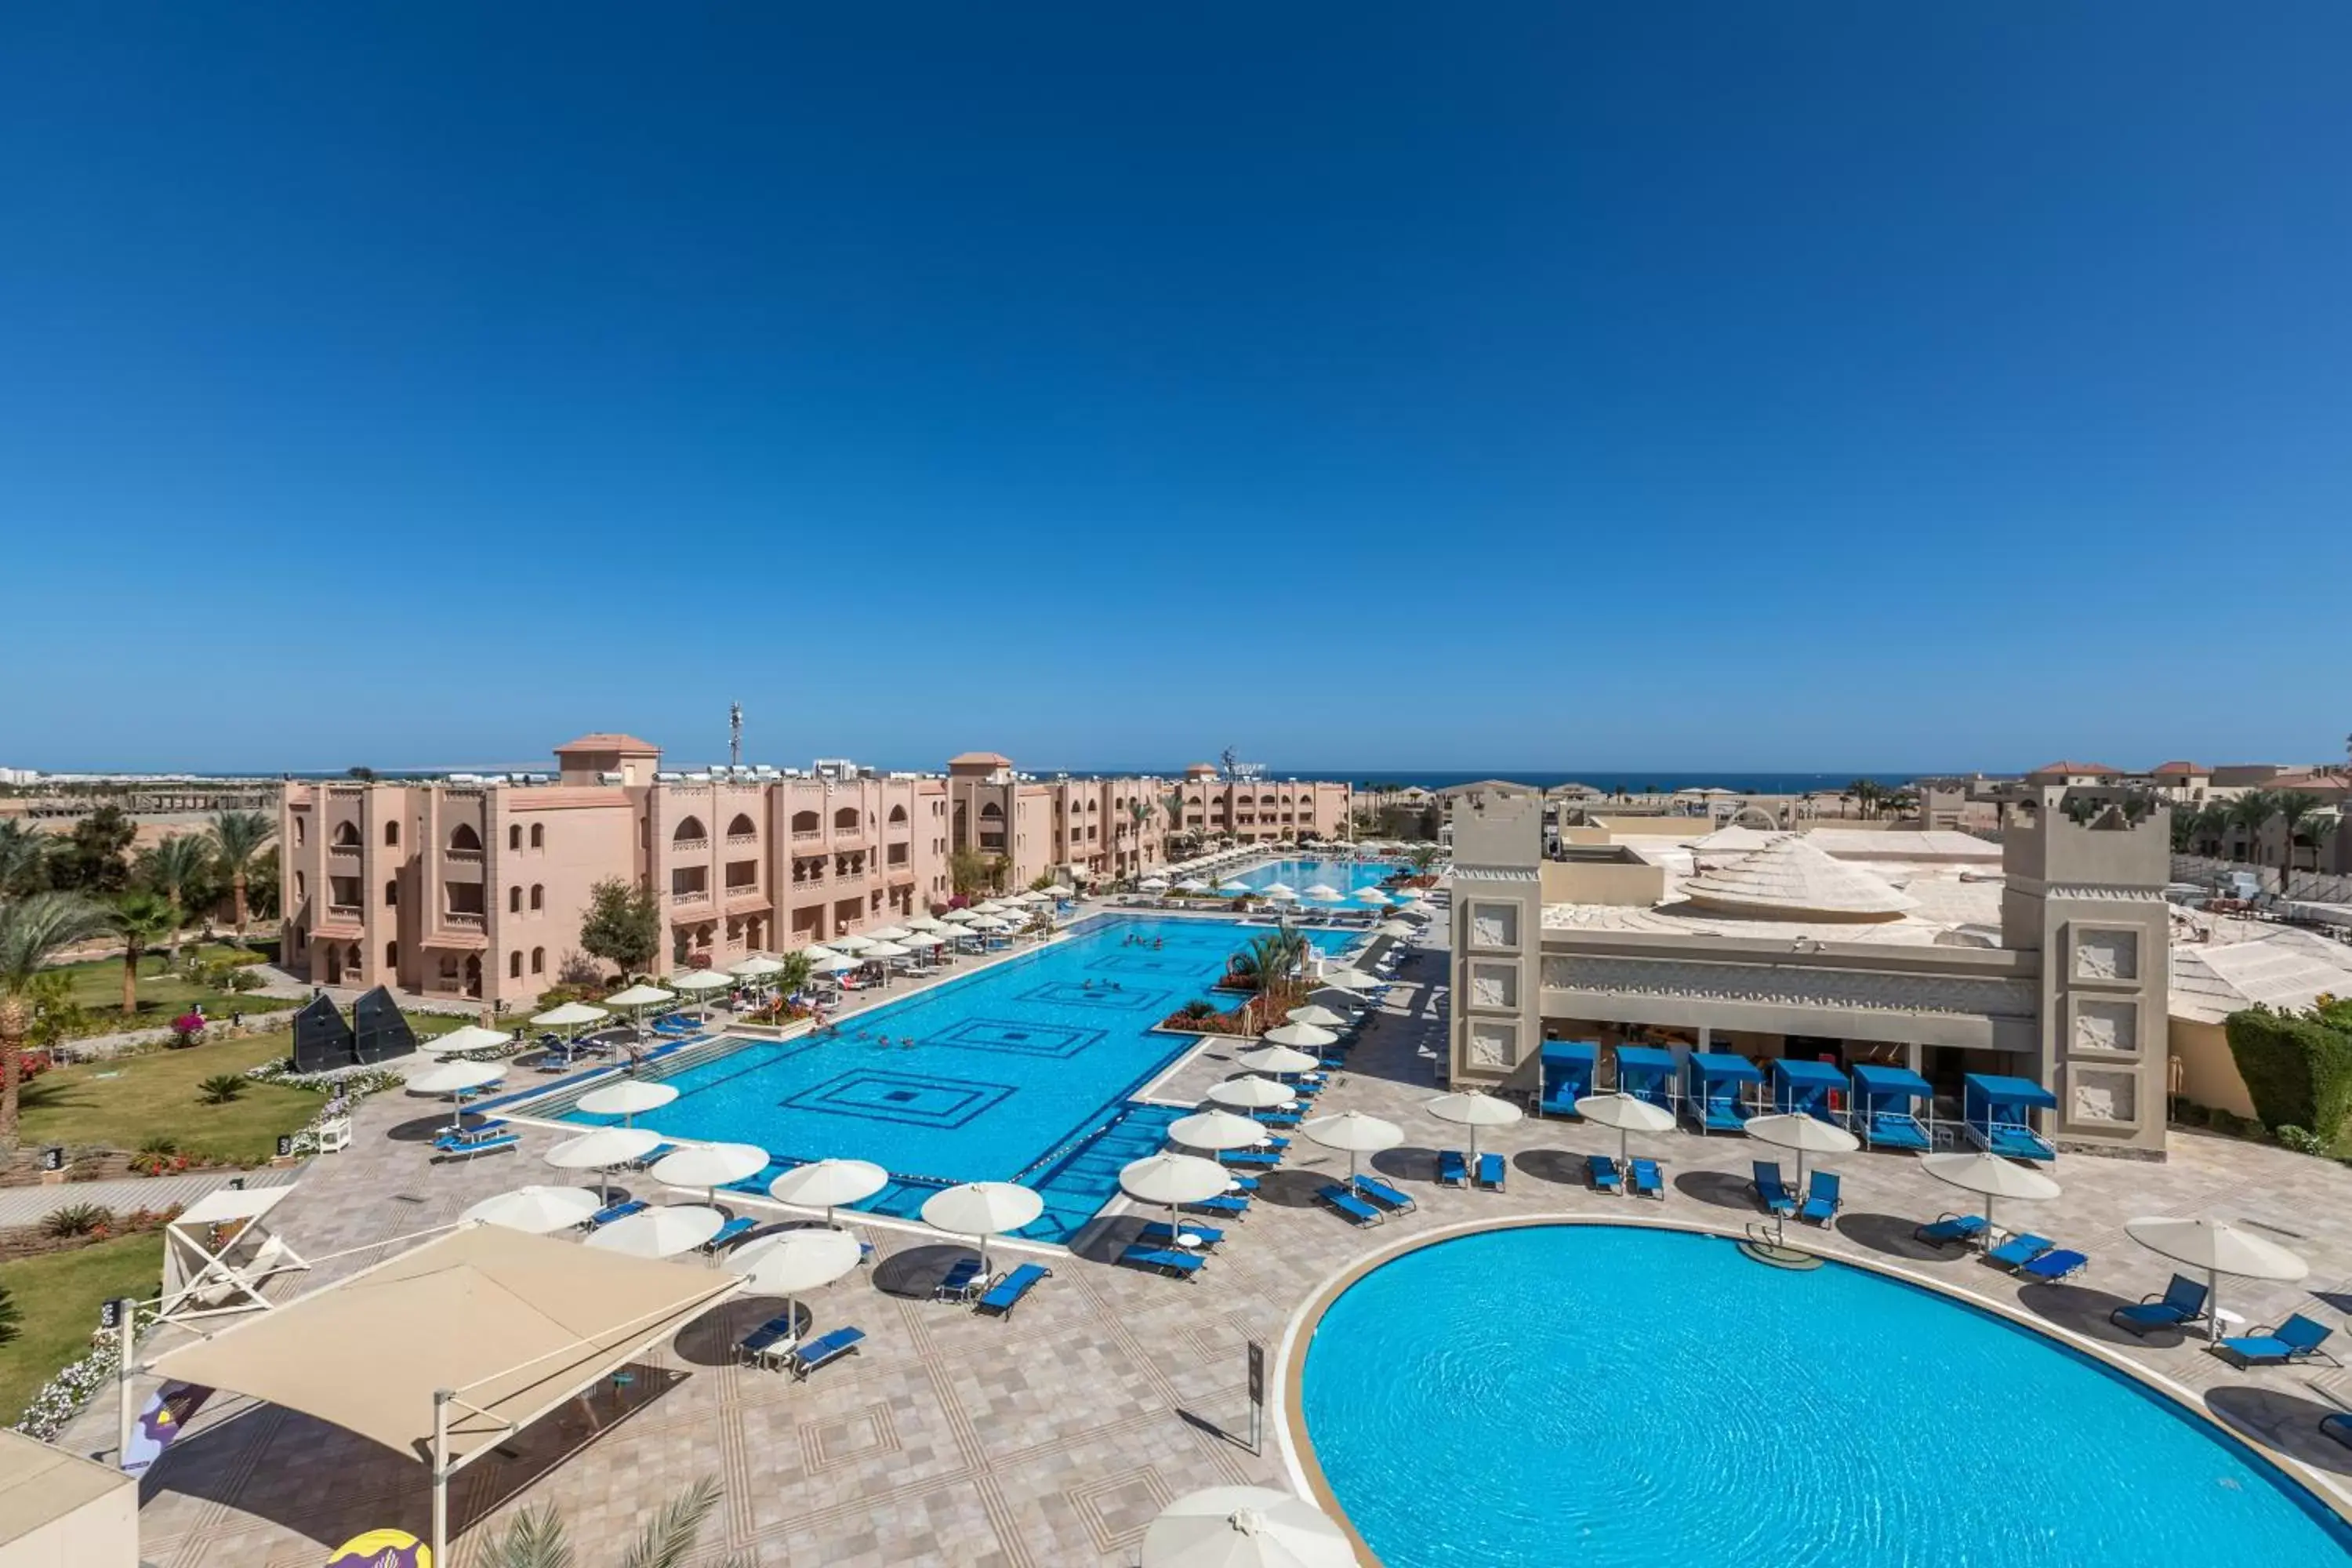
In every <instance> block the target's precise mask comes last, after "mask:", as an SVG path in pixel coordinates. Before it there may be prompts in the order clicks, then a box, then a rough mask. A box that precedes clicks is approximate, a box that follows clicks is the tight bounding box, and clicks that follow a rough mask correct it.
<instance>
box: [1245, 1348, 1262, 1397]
mask: <svg viewBox="0 0 2352 1568" xmlns="http://www.w3.org/2000/svg"><path fill="white" fill-rule="evenodd" d="M1249 1396H1250V1403H1251V1404H1252V1405H1264V1404H1265V1346H1264V1345H1262V1344H1260V1343H1258V1342H1256V1341H1255V1340H1252V1341H1250V1347H1249Z"/></svg>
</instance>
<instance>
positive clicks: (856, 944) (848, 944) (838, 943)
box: [825, 931, 874, 952]
mask: <svg viewBox="0 0 2352 1568" xmlns="http://www.w3.org/2000/svg"><path fill="white" fill-rule="evenodd" d="M825 945H826V946H827V947H830V948H831V949H833V951H834V952H865V951H866V949H867V948H869V947H872V946H873V945H874V939H873V938H872V937H870V936H859V935H858V934H857V933H856V932H855V931H847V932H844V933H843V934H842V935H840V936H836V937H835V938H833V939H832V940H830V941H829V942H826V943H825Z"/></svg>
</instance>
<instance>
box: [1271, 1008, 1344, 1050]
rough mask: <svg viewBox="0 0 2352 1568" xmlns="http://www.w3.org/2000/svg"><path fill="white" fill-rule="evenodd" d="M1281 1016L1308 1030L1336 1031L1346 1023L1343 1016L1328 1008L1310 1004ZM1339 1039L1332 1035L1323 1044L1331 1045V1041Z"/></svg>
mask: <svg viewBox="0 0 2352 1568" xmlns="http://www.w3.org/2000/svg"><path fill="white" fill-rule="evenodd" d="M1283 1016H1284V1017H1286V1018H1287V1019H1289V1020H1290V1021H1291V1022H1292V1023H1294V1024H1305V1025H1306V1026H1308V1027H1309V1028H1314V1029H1336V1028H1338V1027H1339V1026H1340V1025H1342V1024H1345V1023H1346V1022H1347V1021H1348V1020H1347V1017H1346V1016H1344V1015H1342V1014H1339V1013H1334V1012H1333V1011H1331V1009H1330V1008H1328V1007H1321V1006H1318V1005H1315V1004H1314V1003H1311V1002H1310V1003H1308V1004H1307V1005H1306V1006H1304V1007H1293V1008H1292V1009H1291V1010H1290V1011H1289V1012H1287V1013H1285V1014H1284V1015H1283ZM1338 1039H1339V1036H1337V1035H1334V1036H1332V1037H1331V1039H1330V1040H1327V1041H1325V1042H1323V1043H1324V1044H1326V1045H1328V1044H1331V1043H1332V1042H1333V1041H1336V1040H1338Z"/></svg>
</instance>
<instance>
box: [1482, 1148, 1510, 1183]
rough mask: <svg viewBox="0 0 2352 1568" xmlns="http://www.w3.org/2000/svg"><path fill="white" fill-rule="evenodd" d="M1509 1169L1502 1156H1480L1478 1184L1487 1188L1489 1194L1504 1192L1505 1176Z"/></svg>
mask: <svg viewBox="0 0 2352 1568" xmlns="http://www.w3.org/2000/svg"><path fill="white" fill-rule="evenodd" d="M1507 1169H1508V1167H1507V1166H1506V1165H1505V1164H1504V1163H1503V1157H1502V1156H1501V1155H1500V1154H1481V1155H1479V1156H1478V1184H1479V1185H1480V1186H1482V1187H1485V1188H1486V1190H1487V1191H1489V1192H1496V1193H1499V1192H1501V1191H1502V1190H1503V1176H1504V1174H1505V1173H1506V1171H1507Z"/></svg>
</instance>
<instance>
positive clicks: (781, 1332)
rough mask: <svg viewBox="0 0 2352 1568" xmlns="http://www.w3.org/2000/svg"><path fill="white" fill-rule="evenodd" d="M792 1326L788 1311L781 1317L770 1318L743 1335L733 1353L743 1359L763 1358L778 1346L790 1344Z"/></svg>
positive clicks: (775, 1350)
mask: <svg viewBox="0 0 2352 1568" xmlns="http://www.w3.org/2000/svg"><path fill="white" fill-rule="evenodd" d="M792 1338H793V1319H792V1316H791V1315H790V1314H789V1313H788V1314H786V1315H785V1316H783V1317H781V1318H770V1319H769V1320H768V1321H766V1322H764V1323H761V1325H760V1326H759V1327H758V1328H756V1329H753V1330H752V1331H751V1332H750V1333H748V1334H745V1335H744V1336H743V1338H742V1340H741V1342H740V1343H738V1344H737V1345H736V1347H735V1353H736V1354H737V1355H738V1356H739V1357H740V1358H741V1359H743V1360H745V1361H761V1360H764V1359H766V1358H767V1357H769V1356H771V1355H773V1354H775V1353H776V1352H777V1350H778V1349H779V1348H780V1347H786V1346H789V1345H790V1344H791V1342H792Z"/></svg>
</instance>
